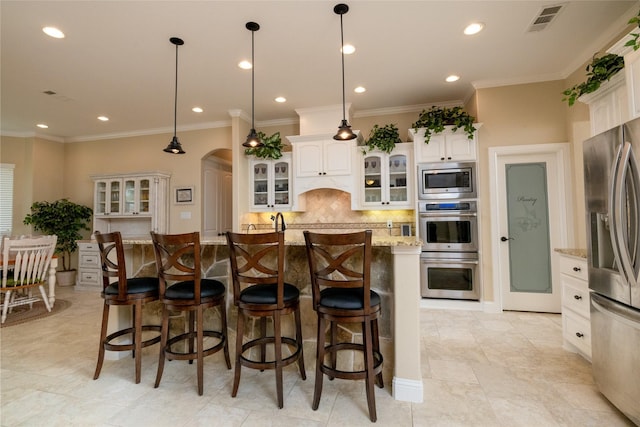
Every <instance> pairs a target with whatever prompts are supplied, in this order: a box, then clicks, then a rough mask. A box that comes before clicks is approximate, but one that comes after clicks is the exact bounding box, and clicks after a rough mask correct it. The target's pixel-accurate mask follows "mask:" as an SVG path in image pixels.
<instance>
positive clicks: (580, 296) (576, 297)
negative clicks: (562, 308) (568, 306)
mask: <svg viewBox="0 0 640 427" xmlns="http://www.w3.org/2000/svg"><path fill="white" fill-rule="evenodd" d="M573 298H574V299H576V300H578V301H580V300H581V299H582V295H574V296H573Z"/></svg>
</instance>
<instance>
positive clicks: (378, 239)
mask: <svg viewBox="0 0 640 427" xmlns="http://www.w3.org/2000/svg"><path fill="white" fill-rule="evenodd" d="M122 243H124V244H129V245H150V244H151V238H150V237H146V236H140V237H124V236H123V238H122ZM200 244H201V245H226V244H227V239H226V237H225V236H210V237H209V236H206V237H201V238H200ZM304 244H305V243H304V236H303V235H302V233H291V234H290V233H289V232H285V245H288V246H304ZM372 244H373V246H389V247H391V246H422V241H421V240H420V239H419V238H418V237H416V236H373V238H372Z"/></svg>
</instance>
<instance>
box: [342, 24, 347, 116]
mask: <svg viewBox="0 0 640 427" xmlns="http://www.w3.org/2000/svg"><path fill="white" fill-rule="evenodd" d="M342 15H343V14H340V53H341V54H342V120H346V119H347V113H346V109H345V102H346V99H345V98H346V97H345V89H344V30H343V29H342Z"/></svg>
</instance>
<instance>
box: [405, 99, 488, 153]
mask: <svg viewBox="0 0 640 427" xmlns="http://www.w3.org/2000/svg"><path fill="white" fill-rule="evenodd" d="M475 120H476V118H475V117H473V116H472V115H470V114H469V113H467V112H466V111H464V109H463V108H462V107H436V106H433V107H431V108H430V109H429V110H422V112H421V113H420V115H419V116H418V120H417V121H416V122H415V123H413V125H412V126H413V129H414V130H415V131H416V132H417V131H418V129H420V128H424V142H425V144H428V143H429V140H430V139H431V135H432V134H434V133H440V132H442V131H444V130H445V126H453V127H452V128H451V131H452V132H455V131H457V130H458V129H460V128H462V129H463V130H464V131H465V132H466V134H467V137H468V138H469V139H473V134H474V132H475V131H476V128H475V127H474V126H473V123H474V122H475Z"/></svg>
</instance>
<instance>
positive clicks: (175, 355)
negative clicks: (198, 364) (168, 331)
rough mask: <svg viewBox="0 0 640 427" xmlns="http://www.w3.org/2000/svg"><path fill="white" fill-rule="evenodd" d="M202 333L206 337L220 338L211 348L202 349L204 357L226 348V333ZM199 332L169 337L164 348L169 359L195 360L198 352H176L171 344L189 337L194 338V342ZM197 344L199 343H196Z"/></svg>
mask: <svg viewBox="0 0 640 427" xmlns="http://www.w3.org/2000/svg"><path fill="white" fill-rule="evenodd" d="M202 335H203V336H205V337H214V338H218V339H219V340H220V342H218V343H217V344H216V345H213V346H211V347H209V348H205V349H203V350H202V357H205V356H208V355H210V354H213V353H216V352H218V351H220V350H222V349H223V348H224V344H225V342H226V340H227V339H226V337H225V336H224V334H223V333H222V332H219V331H203V332H202ZM196 337H197V334H196V332H195V331H194V332H185V333H184V334H180V335H176V336H175V337H173V338H171V339H169V340H168V341H167V345H166V346H165V348H164V352H165V355H166V358H167V359H170V360H174V359H175V360H195V359H197V358H198V353H196V352H195V351H193V352H189V351H187V352H176V351H171V346H172V345H173V344H175V343H177V342H180V341H186V340H189V339H193V340H194V343H195V340H196ZM196 344H197V343H196Z"/></svg>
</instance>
